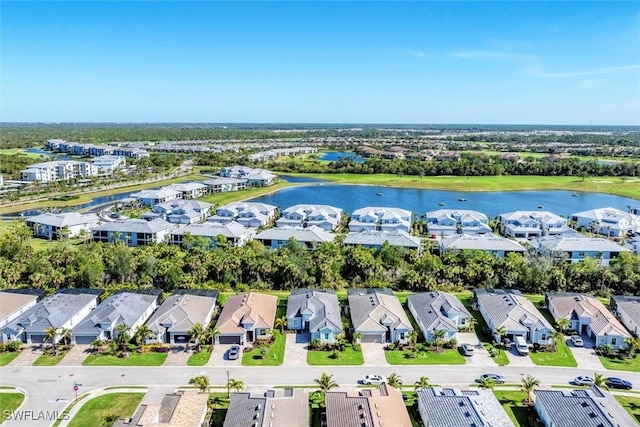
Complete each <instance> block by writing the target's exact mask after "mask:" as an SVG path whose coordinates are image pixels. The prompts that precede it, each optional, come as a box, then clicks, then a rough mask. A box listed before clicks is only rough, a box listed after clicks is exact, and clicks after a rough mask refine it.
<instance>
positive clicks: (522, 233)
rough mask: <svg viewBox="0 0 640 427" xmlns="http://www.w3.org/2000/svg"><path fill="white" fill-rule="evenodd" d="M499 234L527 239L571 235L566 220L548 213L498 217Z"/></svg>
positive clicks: (534, 212)
mask: <svg viewBox="0 0 640 427" xmlns="http://www.w3.org/2000/svg"><path fill="white" fill-rule="evenodd" d="M498 221H499V223H500V232H501V233H502V234H503V235H505V236H507V237H516V238H522V239H529V238H533V237H540V236H546V235H554V234H567V233H571V232H572V231H573V229H571V228H569V227H567V220H566V219H565V218H562V217H561V216H559V215H556V214H554V213H552V212H549V211H514V212H507V213H503V214H500V215H499V216H498Z"/></svg>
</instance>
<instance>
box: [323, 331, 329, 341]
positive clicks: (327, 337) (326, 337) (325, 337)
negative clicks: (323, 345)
mask: <svg viewBox="0 0 640 427" xmlns="http://www.w3.org/2000/svg"><path fill="white" fill-rule="evenodd" d="M324 339H325V340H328V339H329V332H325V333H324Z"/></svg>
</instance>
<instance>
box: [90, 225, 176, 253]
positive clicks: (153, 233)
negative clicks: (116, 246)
mask: <svg viewBox="0 0 640 427" xmlns="http://www.w3.org/2000/svg"><path fill="white" fill-rule="evenodd" d="M174 229H175V226H174V225H173V224H171V223H169V222H167V221H165V220H164V219H161V218H158V219H154V220H151V221H145V220H144V219H120V220H116V221H112V222H105V223H102V224H100V225H98V226H95V227H93V229H92V230H91V232H92V233H93V241H94V242H104V243H113V242H115V241H121V242H124V243H125V244H126V245H127V246H132V247H135V246H141V245H151V244H154V243H162V242H164V241H165V240H166V239H168V237H169V234H170V233H171V231H173V230H174Z"/></svg>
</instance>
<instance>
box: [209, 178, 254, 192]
mask: <svg viewBox="0 0 640 427" xmlns="http://www.w3.org/2000/svg"><path fill="white" fill-rule="evenodd" d="M202 183H203V184H204V185H206V186H207V191H208V192H209V193H226V192H227V191H238V190H244V189H245V188H247V180H246V179H237V178H214V179H207V180H204V181H202Z"/></svg>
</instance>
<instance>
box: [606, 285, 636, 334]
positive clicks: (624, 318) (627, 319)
mask: <svg viewBox="0 0 640 427" xmlns="http://www.w3.org/2000/svg"><path fill="white" fill-rule="evenodd" d="M611 309H612V310H613V311H614V313H616V316H618V318H619V319H620V321H621V322H622V324H623V325H624V326H626V327H627V329H628V330H629V331H631V333H632V334H633V335H635V336H636V337H640V296H632V295H614V296H612V297H611Z"/></svg>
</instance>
